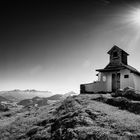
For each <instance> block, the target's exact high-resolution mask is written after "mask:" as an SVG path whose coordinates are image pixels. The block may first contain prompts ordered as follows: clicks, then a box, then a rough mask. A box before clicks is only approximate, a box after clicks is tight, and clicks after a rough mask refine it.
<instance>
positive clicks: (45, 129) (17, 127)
mask: <svg viewBox="0 0 140 140" xmlns="http://www.w3.org/2000/svg"><path fill="white" fill-rule="evenodd" d="M100 96H101V95H99V94H98V95H97V94H94V95H78V96H74V97H68V98H67V99H66V100H64V101H58V102H54V103H50V104H49V105H47V106H44V107H40V108H39V109H35V108H32V109H31V110H27V109H23V110H22V111H19V112H17V113H15V114H12V117H13V116H14V118H15V120H13V121H11V122H10V123H9V124H7V125H4V126H1V127H0V134H1V135H0V139H2V140H14V139H16V138H18V137H19V136H24V138H23V139H25V140H28V139H29V138H31V137H34V138H37V137H38V139H39V138H42V139H43V138H48V140H55V139H56V138H57V139H58V140H59V139H61V140H68V139H74V138H75V140H80V139H81V140H90V139H92V138H96V139H97V140H98V139H103V138H104V139H105V138H107V137H115V138H120V137H123V136H124V135H125V133H126V132H129V133H131V134H138V133H140V115H136V114H134V113H130V112H128V111H126V110H120V109H119V108H118V107H114V106H110V105H108V104H105V103H101V102H99V101H95V100H94V99H96V98H98V97H100ZM102 96H103V97H106V98H110V95H106V94H104V95H102ZM3 115H4V114H3ZM5 115H6V114H5ZM5 118H6V117H5ZM9 118H11V116H10V117H9ZM3 121H4V120H3ZM33 132H34V133H33Z"/></svg>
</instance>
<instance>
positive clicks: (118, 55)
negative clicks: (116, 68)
mask: <svg viewBox="0 0 140 140" xmlns="http://www.w3.org/2000/svg"><path fill="white" fill-rule="evenodd" d="M108 54H109V55H110V64H112V65H120V64H125V65H127V56H128V55H129V54H128V53H127V52H125V51H124V50H122V49H121V48H119V47H118V46H116V45H114V46H113V47H112V48H111V49H110V50H109V51H108Z"/></svg>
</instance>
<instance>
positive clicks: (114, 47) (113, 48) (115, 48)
mask: <svg viewBox="0 0 140 140" xmlns="http://www.w3.org/2000/svg"><path fill="white" fill-rule="evenodd" d="M113 50H121V51H123V52H124V53H125V54H127V55H129V54H128V53H127V52H125V51H124V50H123V49H121V48H119V47H118V46H116V45H114V46H113V47H112V48H111V49H110V50H109V51H108V52H107V53H108V54H111V53H112V51H113Z"/></svg>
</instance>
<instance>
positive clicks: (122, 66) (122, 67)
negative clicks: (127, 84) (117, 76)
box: [96, 64, 140, 75]
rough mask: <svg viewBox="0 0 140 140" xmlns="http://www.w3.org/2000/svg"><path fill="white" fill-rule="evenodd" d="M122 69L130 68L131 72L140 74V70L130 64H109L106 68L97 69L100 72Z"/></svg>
mask: <svg viewBox="0 0 140 140" xmlns="http://www.w3.org/2000/svg"><path fill="white" fill-rule="evenodd" d="M122 69H128V70H130V71H131V72H133V73H135V74H137V75H140V72H139V71H138V70H137V69H135V68H134V67H132V66H130V65H125V64H120V65H111V64H108V65H107V66H106V67H105V68H104V69H97V70H96V71H98V72H111V71H119V70H122Z"/></svg>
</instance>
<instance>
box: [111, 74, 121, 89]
mask: <svg viewBox="0 0 140 140" xmlns="http://www.w3.org/2000/svg"><path fill="white" fill-rule="evenodd" d="M118 89H120V73H113V74H112V92H115V91H116V90H118Z"/></svg>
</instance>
